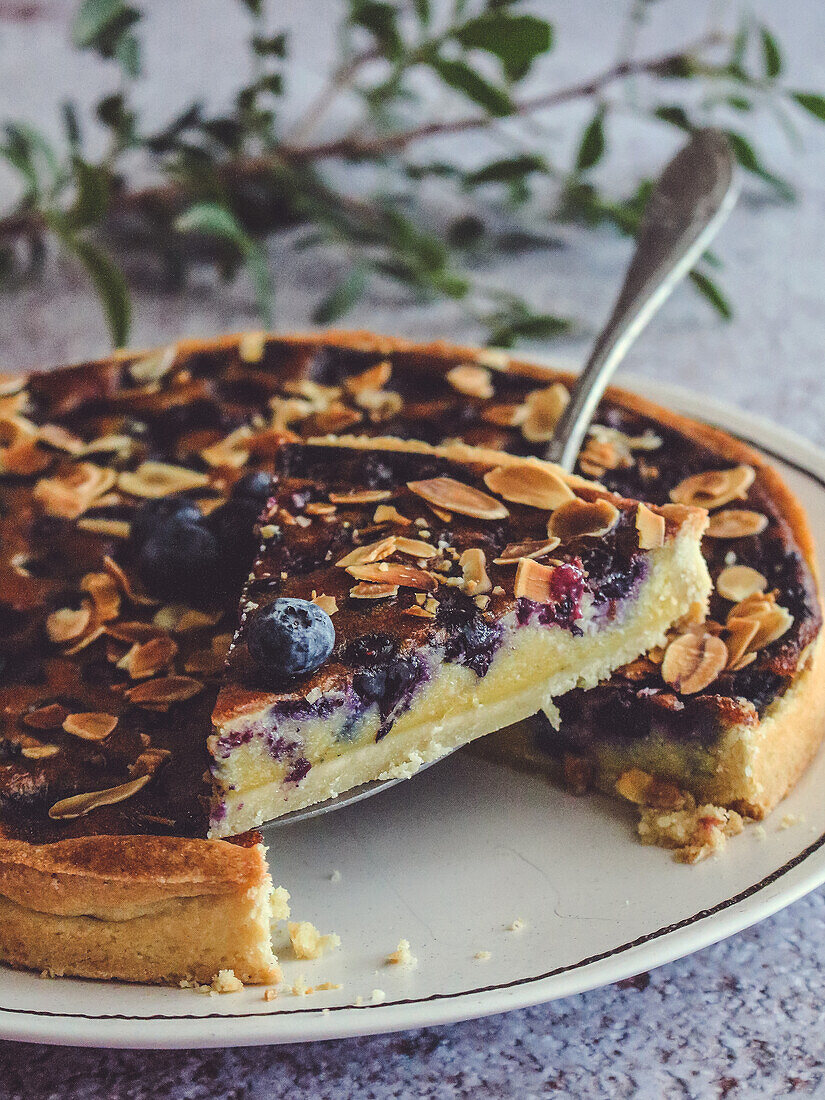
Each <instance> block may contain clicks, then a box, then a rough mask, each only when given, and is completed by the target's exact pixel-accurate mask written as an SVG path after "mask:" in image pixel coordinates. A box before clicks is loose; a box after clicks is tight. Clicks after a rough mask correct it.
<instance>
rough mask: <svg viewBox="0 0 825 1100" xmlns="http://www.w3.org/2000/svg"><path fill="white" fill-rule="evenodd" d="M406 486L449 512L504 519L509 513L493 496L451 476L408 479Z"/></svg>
mask: <svg viewBox="0 0 825 1100" xmlns="http://www.w3.org/2000/svg"><path fill="white" fill-rule="evenodd" d="M407 488H408V489H409V490H410V492H412V493H415V494H416V496H419V497H422V498H423V499H424V500H426V501H427V502H428V503H429V504H434V505H435V506H436V507H437V508H445V509H446V510H447V511H449V512H458V513H459V515H462V516H473V517H474V518H475V519H505V518H506V517H507V516H509V514H510V513H509V512H508V511H507V509H506V508H505V507H504V505H503V504H502V503H501V502H500V501H498V500H496V499H495V497H491V496H488V495H487V494H486V493H482V492H481V491H480V490H479V489H474V488H472V486H470V485H465V484H464V483H463V482H461V481H456V480H455V479H454V478H451V477H433V478H428V479H427V480H425V481H408V482H407Z"/></svg>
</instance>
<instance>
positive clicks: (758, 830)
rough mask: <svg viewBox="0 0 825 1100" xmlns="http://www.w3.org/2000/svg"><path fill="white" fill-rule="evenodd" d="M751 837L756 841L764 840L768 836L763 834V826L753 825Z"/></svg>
mask: <svg viewBox="0 0 825 1100" xmlns="http://www.w3.org/2000/svg"><path fill="white" fill-rule="evenodd" d="M753 835H754V836H755V837H756V839H757V840H765V839H767V836H768V834H767V833H766V832H765V826H764V825H754V827H753Z"/></svg>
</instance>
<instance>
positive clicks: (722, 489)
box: [670, 466, 756, 510]
mask: <svg viewBox="0 0 825 1100" xmlns="http://www.w3.org/2000/svg"><path fill="white" fill-rule="evenodd" d="M755 477H756V471H755V470H754V468H753V466H734V467H733V468H732V469H730V470H707V471H706V472H705V473H703V474H694V475H693V476H692V477H687V478H685V480H684V481H680V482H679V484H678V485H677V486H676V487H675V488H674V489H671V491H670V499H671V500H672V501H674V502H675V503H676V504H686V505H689V506H691V507H696V508H707V509H709V510H712V509H714V508H721V507H722V505H723V504H729V503H730V502H731V501H732V500H744V499H745V498H746V497H747V495H748V489H749V488H750V487H751V485H752V484H753V480H754V478H755Z"/></svg>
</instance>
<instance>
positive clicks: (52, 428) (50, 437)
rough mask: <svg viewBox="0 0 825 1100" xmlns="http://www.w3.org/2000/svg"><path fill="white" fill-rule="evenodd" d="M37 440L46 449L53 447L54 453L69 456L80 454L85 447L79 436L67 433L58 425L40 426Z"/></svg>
mask: <svg viewBox="0 0 825 1100" xmlns="http://www.w3.org/2000/svg"><path fill="white" fill-rule="evenodd" d="M37 438H38V439H39V440H40V442H41V443H45V444H46V446H47V447H53V448H54V449H55V450H56V451H65V453H66V454H70V455H79V454H82V453H83V451H84V450H85V446H86V445H85V443H84V442H83V440H82V439H81V438H80V437H79V436H77V435H75V434H74V432H70V431H67V430H66V428H64V427H62V426H61V425H60V424H43V425H41V427H40V429H39V431H38V433H37Z"/></svg>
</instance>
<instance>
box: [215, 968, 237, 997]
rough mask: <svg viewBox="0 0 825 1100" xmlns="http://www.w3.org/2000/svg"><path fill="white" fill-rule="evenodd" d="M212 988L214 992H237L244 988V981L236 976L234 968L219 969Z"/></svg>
mask: <svg viewBox="0 0 825 1100" xmlns="http://www.w3.org/2000/svg"><path fill="white" fill-rule="evenodd" d="M210 988H211V989H212V992H213V993H237V992H239V990H241V989H243V982H242V981H241V979H240V978H236V977H235V971H234V970H219V971H218V973H217V974H216V975H215V977H214V978H213V979H212V985H211V986H210Z"/></svg>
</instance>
